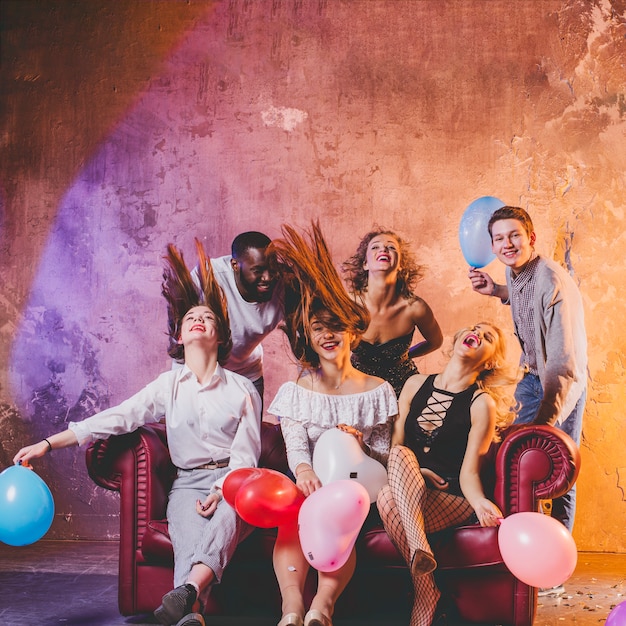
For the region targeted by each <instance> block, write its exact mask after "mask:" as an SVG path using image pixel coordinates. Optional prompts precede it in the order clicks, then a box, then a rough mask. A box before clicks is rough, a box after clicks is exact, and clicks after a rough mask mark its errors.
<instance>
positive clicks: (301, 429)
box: [268, 382, 398, 473]
mask: <svg viewBox="0 0 626 626" xmlns="http://www.w3.org/2000/svg"><path fill="white" fill-rule="evenodd" d="M268 413H270V414H271V415H275V416H276V417H277V418H279V420H280V425H281V429H282V432H283V437H284V438H285V445H286V447H287V460H288V462H289V468H290V469H291V471H292V472H294V473H295V469H296V467H297V466H298V465H299V464H300V463H308V464H309V465H312V464H313V463H312V459H313V448H314V447H315V444H316V442H317V440H318V439H319V438H320V436H321V435H322V433H324V432H325V431H326V430H328V429H329V428H334V427H335V426H337V424H347V425H348V426H354V427H355V428H357V429H358V430H360V431H361V432H362V433H363V441H364V442H365V443H366V444H367V445H368V446H369V447H370V448H371V456H372V458H374V459H376V460H377V461H380V462H381V463H384V464H386V462H387V456H388V455H389V445H390V441H391V418H393V417H395V416H396V415H397V414H398V403H397V401H396V396H395V394H394V391H393V389H392V387H391V385H389V383H387V382H384V383H382V384H380V385H379V386H378V387H376V388H375V389H372V390H370V391H365V392H363V393H355V394H349V395H330V394H326V393H320V392H318V391H311V390H310V389H305V388H304V387H300V386H299V385H297V384H296V383H294V382H287V383H284V384H283V385H281V387H280V389H279V390H278V392H277V394H276V397H275V398H274V400H273V401H272V404H271V405H270V407H269V409H268Z"/></svg>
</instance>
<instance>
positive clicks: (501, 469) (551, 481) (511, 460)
mask: <svg viewBox="0 0 626 626" xmlns="http://www.w3.org/2000/svg"><path fill="white" fill-rule="evenodd" d="M579 469H580V451H579V450H578V446H577V445H576V443H575V442H574V441H573V439H572V438H571V437H569V436H568V435H567V434H565V433H564V432H563V431H561V430H559V429H558V428H554V427H553V426H527V427H524V428H520V429H519V430H515V431H514V432H513V433H511V434H510V435H508V436H506V437H505V439H504V441H503V442H502V444H501V445H500V448H499V450H498V454H497V457H496V468H495V470H496V485H495V491H494V499H495V502H496V504H497V505H498V506H499V507H500V508H501V509H502V512H503V513H504V515H511V514H513V513H520V512H524V511H536V510H537V507H538V501H539V500H543V499H551V498H557V497H559V496H562V495H564V494H565V493H567V492H568V491H569V490H570V488H571V487H572V485H573V484H574V483H575V482H576V478H577V476H578V471H579Z"/></svg>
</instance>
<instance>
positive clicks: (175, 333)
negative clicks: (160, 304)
mask: <svg viewBox="0 0 626 626" xmlns="http://www.w3.org/2000/svg"><path fill="white" fill-rule="evenodd" d="M195 242H196V250H197V253H198V261H199V265H198V282H197V283H196V282H195V281H194V279H193V277H192V276H191V272H190V271H189V268H188V267H187V265H186V264H185V259H184V257H183V253H182V252H181V251H180V250H179V249H178V248H176V246H174V245H173V244H171V243H170V244H168V246H167V254H166V255H165V256H164V257H163V258H164V260H165V269H164V270H163V283H162V285H161V293H162V295H163V297H164V298H165V301H166V302H167V329H168V333H167V334H168V335H169V348H168V350H167V353H168V354H169V355H170V356H171V357H172V358H173V359H176V360H177V361H179V362H182V361H183V360H184V358H185V348H184V346H183V345H182V344H180V343H178V340H179V338H180V330H181V326H182V321H183V318H184V317H185V315H186V314H187V312H188V311H189V310H190V309H193V308H194V307H196V306H207V307H208V308H209V309H211V311H212V312H213V315H214V316H215V326H216V329H217V336H218V339H219V342H220V343H219V345H218V348H217V360H218V362H219V363H220V364H221V365H223V364H224V363H225V362H226V361H227V359H228V356H229V355H230V351H231V349H232V347H233V341H232V337H231V334H230V324H229V322H228V308H227V305H226V296H225V295H224V292H223V291H222V288H221V287H220V286H219V285H218V283H217V281H216V280H215V276H214V275H213V267H212V266H211V262H210V260H209V259H208V257H207V255H206V253H205V251H204V248H203V246H202V243H200V241H199V240H198V239H196V240H195Z"/></svg>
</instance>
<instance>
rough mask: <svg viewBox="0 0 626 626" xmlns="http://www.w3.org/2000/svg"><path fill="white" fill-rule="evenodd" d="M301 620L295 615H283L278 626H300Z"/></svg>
mask: <svg viewBox="0 0 626 626" xmlns="http://www.w3.org/2000/svg"><path fill="white" fill-rule="evenodd" d="M302 625H303V622H302V618H301V617H300V616H299V615H298V614H297V613H287V614H286V615H283V616H282V618H281V620H280V622H278V626H302Z"/></svg>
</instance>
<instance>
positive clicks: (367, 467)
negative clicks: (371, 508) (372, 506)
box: [313, 428, 387, 502]
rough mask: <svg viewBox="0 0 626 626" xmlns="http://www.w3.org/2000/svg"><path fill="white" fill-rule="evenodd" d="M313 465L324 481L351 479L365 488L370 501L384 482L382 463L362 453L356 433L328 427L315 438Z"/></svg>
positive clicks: (385, 481)
mask: <svg viewBox="0 0 626 626" xmlns="http://www.w3.org/2000/svg"><path fill="white" fill-rule="evenodd" d="M313 469H314V470H315V473H316V474H317V476H318V478H319V479H320V480H321V482H322V485H327V484H328V483H332V482H334V481H337V480H355V481H357V482H359V483H361V485H363V486H364V487H365V489H367V493H368V494H369V497H370V502H376V498H377V497H378V492H379V491H380V490H381V489H382V488H383V487H384V486H385V485H386V484H387V470H386V469H385V466H384V465H383V464H382V463H379V462H378V461H377V460H376V459H373V458H372V457H370V456H368V455H367V454H365V452H364V451H363V450H362V449H361V446H360V445H359V442H358V441H357V440H356V437H354V436H353V435H350V434H349V433H346V432H344V431H343V430H339V428H331V429H329V430H327V431H326V432H324V433H323V434H322V436H321V437H320V438H319V439H318V440H317V443H316V444H315V449H314V450H313Z"/></svg>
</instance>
